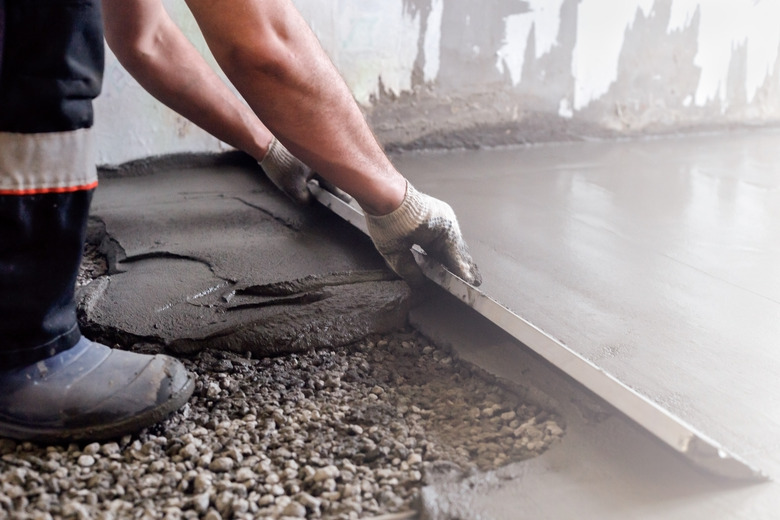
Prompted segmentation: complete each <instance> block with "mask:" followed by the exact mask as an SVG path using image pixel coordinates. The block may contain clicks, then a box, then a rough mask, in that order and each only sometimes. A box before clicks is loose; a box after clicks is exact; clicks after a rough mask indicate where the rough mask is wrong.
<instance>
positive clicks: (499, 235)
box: [397, 132, 780, 519]
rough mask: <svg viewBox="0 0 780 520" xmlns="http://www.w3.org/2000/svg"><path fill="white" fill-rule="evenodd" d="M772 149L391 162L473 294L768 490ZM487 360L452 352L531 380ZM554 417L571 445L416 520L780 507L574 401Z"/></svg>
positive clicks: (778, 259)
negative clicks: (450, 237)
mask: <svg viewBox="0 0 780 520" xmlns="http://www.w3.org/2000/svg"><path fill="white" fill-rule="evenodd" d="M778 147H780V134H778V133H776V132H751V133H740V134H727V135H713V136H699V137H688V138H679V139H665V140H654V141H636V142H622V143H614V142H613V143H604V142H597V143H573V144H563V145H550V146H538V147H529V148H522V149H515V150H493V151H481V152H463V153H448V154H435V155H427V156H422V155H421V156H417V157H414V156H404V157H402V158H399V160H398V161H397V162H398V164H399V166H400V167H401V169H402V170H403V171H404V172H405V173H406V174H407V175H408V176H409V177H410V178H411V179H412V181H413V182H414V183H415V184H416V186H417V187H418V188H420V189H421V190H423V191H427V192H429V193H431V194H433V195H436V196H438V197H440V198H443V199H445V200H448V201H449V202H450V203H451V204H452V205H453V207H454V208H455V210H456V213H457V214H458V215H459V219H460V221H461V227H462V228H463V230H464V234H465V236H466V238H467V240H468V241H469V244H470V246H471V249H472V253H473V254H474V256H475V258H476V261H477V263H478V264H479V265H480V268H481V270H482V274H483V277H484V280H485V282H484V285H483V289H484V291H485V292H486V293H487V294H489V295H491V296H493V297H495V298H497V299H498V300H499V301H501V302H502V303H504V304H506V305H507V306H508V307H510V308H511V309H512V310H514V311H515V312H517V313H518V314H519V315H521V316H523V317H524V318H525V319H527V320H529V321H530V322H531V323H533V324H535V325H537V326H539V327H540V328H541V329H543V330H544V331H546V332H548V333H550V334H551V335H553V336H554V337H556V338H558V339H560V340H562V341H563V342H564V343H565V344H566V345H567V346H568V347H570V348H572V349H574V350H575V351H576V352H578V353H580V354H582V355H583V356H584V357H586V358H587V359H589V360H591V361H593V362H594V363H596V364H597V365H598V366H599V367H601V368H603V369H604V370H606V371H607V372H608V373H610V374H612V375H614V376H616V377H617V378H618V379H620V381H622V382H623V383H625V384H626V385H628V386H629V387H631V388H633V389H635V390H637V391H638V392H640V393H641V394H643V395H645V396H647V397H648V398H650V399H652V400H653V401H655V402H656V403H658V404H659V405H661V406H663V407H664V408H666V409H668V410H670V411H671V412H672V413H673V414H675V415H677V416H678V417H681V418H683V419H684V420H685V421H687V422H688V423H690V424H692V425H693V426H694V427H696V428H697V429H699V430H700V431H702V432H703V433H704V434H706V435H708V436H710V437H712V438H714V439H715V440H716V441H718V442H720V443H722V444H723V445H725V446H726V447H727V448H728V449H730V450H732V451H734V452H736V453H737V454H739V455H741V456H743V457H744V458H746V459H748V460H749V461H750V462H751V463H753V464H755V465H757V466H758V467H760V468H761V469H763V470H764V471H765V472H767V473H768V474H769V475H770V477H772V478H777V476H778V475H780V456H779V455H778V453H779V452H778V451H777V449H776V445H777V441H776V440H777V438H780V400H778V398H777V396H778V395H780V394H779V393H778V385H777V372H778V368H780V351H778V349H777V348H776V343H777V338H778V337H780V320H778V318H780V243H779V242H778V240H777V238H778V237H780V214H779V213H778V212H779V211H780V176H778V175H777V171H779V170H780V156H778V155H777V153H776V150H777V149H778ZM447 317H448V319H449V320H450V323H453V322H456V323H460V322H462V321H463V319H457V318H453V313H452V312H448V313H447ZM422 330H423V332H424V333H426V334H428V335H431V336H432V337H434V338H435V339H436V340H437V341H440V340H439V338H437V337H436V336H435V335H432V333H431V332H429V331H428V330H426V329H422ZM453 334H455V335H456V336H457V332H455V333H453ZM492 347H493V350H491V348H490V346H485V345H483V346H482V347H474V346H471V347H470V348H467V349H466V350H470V349H473V350H474V352H475V353H474V354H473V356H474V357H475V358H476V359H481V361H480V364H481V365H484V364H486V363H491V362H492V363H495V365H496V370H499V371H502V373H503V374H504V377H508V378H515V379H517V380H523V379H525V378H527V377H529V375H531V374H533V373H534V371H535V370H534V369H530V370H529V369H528V367H529V365H527V364H526V365H523V364H522V363H518V364H515V365H514V366H515V370H516V373H514V374H513V373H512V369H511V368H510V367H512V366H513V365H512V362H513V359H514V358H513V357H514V356H515V354H511V355H510V354H507V353H506V352H504V353H503V354H500V355H499V354H497V353H496V352H495V348H496V347H495V345H492ZM518 348H519V347H518ZM495 356H499V358H498V361H496V358H495ZM551 377H552V376H551ZM542 388H544V386H542ZM579 393H580V394H582V389H580V391H579ZM566 395H567V393H566V392H565V391H564V392H563V393H561V394H559V397H561V398H566V397H565V396H566ZM570 398H571V396H570ZM562 409H563V410H567V411H568V415H567V411H564V412H562V413H563V415H564V416H566V419H567V426H568V429H567V431H568V434H567V442H566V443H563V445H561V446H560V447H559V448H558V449H556V450H553V451H554V452H555V453H553V452H550V453H549V454H548V455H545V456H544V457H541V458H540V459H539V460H535V461H532V462H531V463H530V464H528V465H525V466H523V467H522V468H514V469H510V470H507V471H508V472H509V473H508V474H507V475H504V477H506V478H503V477H501V478H493V477H491V476H490V475H482V476H481V477H482V479H483V481H484V482H485V485H484V486H477V484H476V482H471V483H470V485H471V486H473V489H475V490H477V491H476V492H467V491H466V490H467V489H468V488H469V483H457V484H451V485H448V486H444V487H441V488H440V489H438V491H436V492H435V493H433V495H430V496H429V499H430V500H429V504H428V507H429V509H430V511H431V514H430V517H431V518H447V517H452V516H456V517H459V518H517V517H518V516H517V515H518V511H528V512H533V513H529V515H528V517H531V518H570V517H577V518H600V519H603V518H626V517H630V518H775V517H776V512H777V511H778V510H780V498H779V497H780V492H779V491H778V486H777V484H775V483H774V482H771V483H768V484H762V485H753V486H748V485H738V484H736V483H729V482H724V481H718V480H717V479H713V478H712V477H709V476H707V475H702V474H701V473H699V472H697V471H695V470H694V469H693V468H691V467H689V466H686V464H685V462H684V461H683V460H681V459H680V458H679V457H675V456H674V453H673V452H672V451H671V450H668V449H664V448H663V446H662V445H660V444H659V443H657V442H656V441H655V440H654V439H652V437H651V436H649V435H648V434H647V433H646V432H642V431H641V430H639V429H637V428H636V426H635V425H633V424H632V423H630V422H629V421H627V420H626V419H625V418H624V417H622V416H621V415H620V414H615V413H614V412H612V413H606V414H605V415H603V416H602V418H601V419H596V420H595V422H594V421H593V420H591V419H589V418H588V415H589V414H588V413H583V412H578V411H577V409H578V406H577V405H576V403H575V405H574V406H564V407H562ZM608 412H609V410H608ZM577 416H580V417H581V420H579V421H578V420H576V417H577ZM475 478H476V479H477V480H479V478H480V477H475ZM490 478H493V480H490ZM437 511H438V512H437ZM444 512H446V515H449V516H446V515H445V516H441V515H443V514H444Z"/></svg>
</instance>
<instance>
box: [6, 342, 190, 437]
mask: <svg viewBox="0 0 780 520" xmlns="http://www.w3.org/2000/svg"><path fill="white" fill-rule="evenodd" d="M193 386H194V385H193V381H192V379H190V377H189V375H188V373H187V370H186V369H185V368H184V366H183V365H182V364H181V363H179V362H178V361H176V360H175V359H173V358H171V357H169V356H161V355H157V356H148V355H141V354H135V353H132V352H125V351H122V350H116V349H111V348H108V347H106V346H105V345H101V344H99V343H94V342H92V341H89V340H88V339H86V338H83V337H82V338H81V339H80V340H79V341H78V343H76V345H75V346H74V347H72V348H70V349H68V350H66V351H64V352H61V353H59V354H57V355H55V356H53V357H51V358H48V359H45V360H42V361H39V362H38V363H34V364H32V365H28V366H25V367H21V368H17V369H12V370H6V371H2V372H0V436H4V437H11V438H14V439H24V440H32V441H40V442H61V441H79V440H90V441H91V440H101V439H109V438H115V437H119V436H122V435H124V434H126V433H130V432H135V431H137V430H139V429H141V428H144V427H146V426H150V425H152V424H154V423H157V422H159V421H160V420H162V419H164V418H165V417H166V416H167V415H168V414H170V413H171V412H173V411H175V410H177V409H178V408H179V407H181V406H182V405H183V404H184V403H185V402H186V401H187V399H189V397H190V395H191V394H192V390H193Z"/></svg>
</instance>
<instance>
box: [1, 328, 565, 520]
mask: <svg viewBox="0 0 780 520" xmlns="http://www.w3.org/2000/svg"><path fill="white" fill-rule="evenodd" d="M160 348H161V347H160V346H158V345H153V344H138V345H136V346H134V347H133V349H134V350H137V351H142V352H154V351H159V350H160ZM182 361H183V362H184V363H185V364H186V365H187V366H188V368H189V369H190V370H191V371H192V372H193V373H194V374H195V376H196V389H195V393H194V395H193V397H192V399H191V400H190V401H189V403H188V404H187V405H185V407H184V408H183V409H182V410H181V411H180V412H178V413H176V414H174V415H173V416H172V417H170V418H169V419H168V420H166V421H164V422H163V423H161V424H159V425H156V426H154V427H152V428H149V429H147V430H144V431H142V432H140V433H138V434H136V435H132V436H130V435H128V436H125V437H123V438H122V439H118V440H116V441H112V442H103V443H97V442H95V443H89V444H86V445H79V444H71V445H67V446H41V445H36V444H32V443H28V442H22V443H17V442H13V441H10V440H4V439H0V517H5V516H8V517H13V518H19V519H35V520H39V519H40V520H43V519H50V518H52V519H53V518H68V519H88V518H89V519H92V518H97V519H114V518H139V519H140V518H144V519H146V518H148V519H152V518H160V519H178V518H204V519H227V518H236V519H244V518H274V519H276V518H284V519H291V518H328V519H362V518H372V517H377V518H382V517H384V518H394V519H395V518H398V519H400V518H415V514H414V507H415V500H416V497H417V496H418V494H419V490H420V488H421V486H423V485H425V483H426V482H429V481H431V480H433V479H438V478H442V475H446V476H447V478H459V477H461V476H465V475H468V474H470V473H473V472H474V471H478V470H491V469H495V468H497V467H500V466H502V465H505V464H508V463H510V462H516V461H521V460H524V459H527V458H530V457H533V456H536V455H538V454H539V453H542V452H543V451H545V450H546V449H547V448H548V447H549V446H550V445H551V444H553V443H555V442H557V441H558V440H559V439H560V438H561V436H562V435H563V434H564V429H563V427H562V425H561V422H560V420H559V419H558V418H556V417H555V416H554V415H553V414H551V413H549V412H548V411H545V410H541V409H539V408H537V407H535V406H532V405H530V404H528V403H525V402H523V401H522V400H521V399H520V398H519V397H518V396H517V395H516V394H513V393H512V392H511V391H509V390H507V389H505V388H503V387H502V386H501V385H499V384H498V383H497V382H496V381H493V380H491V379H490V378H489V377H486V376H485V375H484V374H483V373H481V372H480V371H479V370H478V369H476V368H474V367H472V366H470V365H467V364H464V363H461V362H460V361H459V360H458V359H456V358H454V357H452V356H451V355H450V354H449V353H448V352H446V351H444V350H442V349H440V348H438V347H437V346H436V345H432V344H431V343H430V342H429V341H428V340H427V339H426V338H424V337H423V336H421V335H419V334H418V333H416V332H415V331H412V330H409V331H402V332H398V333H395V334H391V335H386V336H372V337H368V338H365V339H364V340H363V341H360V342H358V343H355V344H353V345H349V346H345V347H343V348H340V349H337V350H332V349H315V350H313V351H310V352H307V353H304V354H291V355H286V356H283V357H276V358H264V359H250V358H246V357H241V356H238V355H236V354H232V353H227V352H221V351H203V352H201V353H199V354H198V355H197V356H196V357H194V358H191V359H183V360H182ZM405 512H408V514H405ZM393 513H398V514H393ZM384 515H387V516H384Z"/></svg>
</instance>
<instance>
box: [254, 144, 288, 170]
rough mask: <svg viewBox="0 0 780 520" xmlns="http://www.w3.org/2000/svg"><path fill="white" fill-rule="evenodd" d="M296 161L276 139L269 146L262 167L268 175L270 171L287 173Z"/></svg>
mask: <svg viewBox="0 0 780 520" xmlns="http://www.w3.org/2000/svg"><path fill="white" fill-rule="evenodd" d="M295 162H296V159H295V156H294V155H293V154H291V153H290V152H289V151H288V150H287V148H285V147H284V145H283V144H282V143H281V142H279V140H278V139H277V138H276V137H274V138H273V139H272V140H271V144H270V145H269V146H268V151H267V152H266V153H265V157H263V160H262V161H260V167H261V168H262V169H263V171H265V172H266V173H268V172H269V171H270V170H277V171H286V170H288V169H291V168H292V167H293V166H294V165H295Z"/></svg>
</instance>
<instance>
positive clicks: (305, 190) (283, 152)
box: [260, 137, 352, 205]
mask: <svg viewBox="0 0 780 520" xmlns="http://www.w3.org/2000/svg"><path fill="white" fill-rule="evenodd" d="M260 167H261V168H262V169H263V171H264V172H265V174H266V175H267V176H268V178H269V179H271V182H273V183H274V185H275V186H276V187H277V188H279V189H280V190H282V191H283V192H284V193H285V194H287V196H288V197H290V198H291V199H292V200H294V201H295V202H297V203H298V204H302V205H305V204H309V203H310V202H311V199H312V196H311V192H310V191H309V187H308V183H309V181H310V180H311V179H317V181H318V182H319V183H320V186H321V187H322V188H323V189H325V190H328V191H330V192H331V193H333V194H334V195H336V196H337V197H339V198H340V199H341V200H343V201H345V202H349V201H350V200H352V197H350V196H349V195H348V194H347V193H346V192H344V191H342V190H340V189H338V188H337V187H336V186H334V185H333V184H331V183H329V182H328V181H326V180H325V179H323V178H322V177H320V176H319V175H317V174H316V173H314V172H313V171H312V170H311V168H309V167H308V166H306V165H305V164H303V163H302V162H301V161H300V160H299V159H298V158H297V157H295V156H294V155H293V154H291V153H290V152H289V151H288V150H287V148H285V147H284V145H283V144H282V143H280V142H279V141H278V140H277V139H276V137H274V138H273V141H271V145H270V146H269V147H268V152H267V153H266V154H265V157H264V158H263V160H262V161H260Z"/></svg>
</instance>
